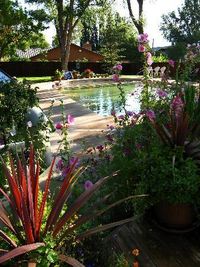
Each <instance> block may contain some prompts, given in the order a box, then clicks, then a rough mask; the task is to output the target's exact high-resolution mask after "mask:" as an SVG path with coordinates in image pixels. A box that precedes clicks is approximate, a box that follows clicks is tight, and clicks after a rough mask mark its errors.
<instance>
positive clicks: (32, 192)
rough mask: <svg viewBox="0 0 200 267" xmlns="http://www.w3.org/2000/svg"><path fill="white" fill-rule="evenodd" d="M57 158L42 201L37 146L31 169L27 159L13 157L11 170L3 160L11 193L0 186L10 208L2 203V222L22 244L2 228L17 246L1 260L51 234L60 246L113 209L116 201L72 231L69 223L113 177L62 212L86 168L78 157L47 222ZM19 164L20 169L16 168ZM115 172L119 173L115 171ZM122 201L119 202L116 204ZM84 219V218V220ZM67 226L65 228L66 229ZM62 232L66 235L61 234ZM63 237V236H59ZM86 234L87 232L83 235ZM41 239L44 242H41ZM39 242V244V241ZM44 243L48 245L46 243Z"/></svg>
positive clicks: (2, 234) (76, 224)
mask: <svg viewBox="0 0 200 267" xmlns="http://www.w3.org/2000/svg"><path fill="white" fill-rule="evenodd" d="M55 159H56V158H55V157H54V159H53V161H52V164H51V166H50V168H49V173H48V177H47V179H46V183H45V188H44V192H41V194H42V198H40V199H41V201H39V192H40V189H39V174H40V167H39V163H38V162H37V161H36V157H35V153H34V149H33V146H31V147H30V158H29V169H28V170H27V166H26V164H25V161H24V160H23V161H20V159H19V158H17V162H16V164H14V160H13V159H12V157H11V156H10V169H11V170H9V169H8V167H7V166H6V164H5V163H4V162H3V160H2V162H3V163H2V164H3V169H4V173H5V176H6V178H7V180H8V184H9V190H8V191H9V192H10V193H9V194H7V193H6V192H5V191H4V190H3V189H2V188H0V193H2V194H3V196H4V197H5V198H6V200H7V203H8V205H9V206H10V210H9V209H6V207H4V205H3V203H2V202H0V222H2V224H3V225H4V226H5V227H6V228H7V229H9V230H10V231H11V232H12V234H13V235H15V237H16V239H18V240H19V243H20V244H21V245H22V247H20V248H19V249H18V248H16V243H15V241H14V240H12V239H11V238H10V237H9V236H8V235H7V234H6V233H5V232H4V231H0V238H2V239H4V241H5V242H7V244H9V245H10V247H11V248H12V249H13V248H14V249H13V250H11V251H10V252H7V253H6V254H5V255H3V256H0V262H4V261H6V260H9V259H10V258H13V257H16V256H18V255H21V254H23V253H26V252H28V251H31V250H35V249H37V247H39V246H41V242H44V238H45V236H46V235H47V234H50V235H52V237H54V238H56V239H55V241H56V240H57V242H58V243H57V244H56V247H57V248H58V247H59V242H60V241H61V240H62V239H63V238H65V237H66V236H67V234H71V233H72V232H73V231H74V230H75V229H76V228H77V227H80V226H81V225H82V224H83V223H86V222H87V221H88V220H91V219H93V218H94V217H96V216H98V215H100V214H102V213H103V212H105V211H106V210H108V209H109V208H112V207H113V206H114V205H115V204H112V205H110V206H108V207H107V208H106V209H104V210H103V211H100V210H97V211H93V212H92V214H90V215H89V216H88V214H86V215H79V216H78V218H77V219H76V220H75V221H74V225H73V228H72V229H71V230H69V231H67V229H70V228H66V227H65V226H66V225H67V223H68V222H69V221H70V220H71V219H72V218H73V219H74V215H75V214H77V212H79V210H80V209H81V208H82V207H83V205H85V204H86V203H87V202H88V200H89V199H90V198H91V197H92V196H93V194H94V193H95V192H96V191H97V190H98V189H99V188H100V187H101V186H102V185H103V184H104V183H105V182H106V181H107V180H108V179H109V176H107V177H103V178H101V179H99V180H98V181H97V182H96V183H95V184H94V185H93V187H92V188H91V189H90V190H86V191H84V192H83V193H82V194H81V195H80V196H79V197H78V198H77V200H76V201H75V202H74V203H72V204H71V206H69V207H68V208H67V209H66V210H65V211H64V213H63V212H62V210H63V207H64V204H65V203H66V201H67V200H68V198H69V196H70V194H71V191H72V188H73V185H74V184H75V182H76V181H77V178H78V176H79V175H80V173H81V172H82V171H83V170H84V168H82V167H80V168H79V169H78V170H76V165H77V161H78V159H77V160H75V161H74V162H73V164H72V165H71V166H69V169H68V173H67V174H66V176H65V178H64V181H63V184H62V186H61V188H60V190H59V191H58V193H57V195H56V196H55V199H54V201H53V204H52V207H51V211H50V212H49V214H48V216H47V219H46V221H45V220H44V218H45V216H44V215H45V206H46V204H47V198H48V194H49V191H50V182H51V177H52V173H53V168H54V164H55ZM15 165H16V168H15ZM113 175H116V173H114V174H113ZM116 204H118V203H116ZM61 212H62V215H61ZM80 218H81V219H80ZM131 220H132V219H131ZM124 222H126V221H121V222H118V223H111V224H108V225H106V226H105V227H102V226H101V227H100V228H99V230H100V231H102V230H104V229H108V228H111V227H114V226H116V225H120V224H122V223H124ZM42 224H44V230H42ZM63 227H65V229H64V231H63ZM97 231H98V228H97V229H93V230H92V231H91V232H87V234H86V236H88V235H89V234H90V233H91V234H92V233H96V232H97ZM61 233H62V234H61ZM58 236H59V238H57V237H58ZM83 236H84V235H83ZM39 242H40V243H39ZM38 243H39V244H38ZM42 245H44V244H43V243H42Z"/></svg>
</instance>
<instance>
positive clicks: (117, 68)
mask: <svg viewBox="0 0 200 267" xmlns="http://www.w3.org/2000/svg"><path fill="white" fill-rule="evenodd" d="M113 69H114V70H118V71H121V70H122V69H123V67H122V65H121V64H117V65H115V66H114V67H113Z"/></svg>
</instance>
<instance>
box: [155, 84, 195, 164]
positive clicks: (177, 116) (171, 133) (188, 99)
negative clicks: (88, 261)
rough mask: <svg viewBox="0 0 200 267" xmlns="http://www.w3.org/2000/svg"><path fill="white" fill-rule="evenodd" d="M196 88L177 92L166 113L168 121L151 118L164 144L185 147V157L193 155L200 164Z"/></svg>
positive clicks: (172, 146)
mask: <svg viewBox="0 0 200 267" xmlns="http://www.w3.org/2000/svg"><path fill="white" fill-rule="evenodd" d="M196 92H197V90H196V88H195V87H194V86H189V87H187V88H185V90H184V92H181V93H179V94H177V95H176V96H175V97H174V98H173V100H172V102H171V105H170V107H169V112H168V114H166V118H167V119H168V121H167V123H165V124H164V123H160V122H159V120H157V118H156V117H155V118H153V119H152V118H150V122H151V123H152V125H153V127H154V128H155V130H156V132H157V134H158V136H159V137H160V139H161V141H162V142H163V144H164V145H166V146H169V147H171V148H172V149H174V148H176V147H182V148H183V154H184V156H185V157H191V158H193V159H194V160H195V162H196V163H197V164H199V165H200V124H199V121H200V96H199V95H198V96H197V95H196Z"/></svg>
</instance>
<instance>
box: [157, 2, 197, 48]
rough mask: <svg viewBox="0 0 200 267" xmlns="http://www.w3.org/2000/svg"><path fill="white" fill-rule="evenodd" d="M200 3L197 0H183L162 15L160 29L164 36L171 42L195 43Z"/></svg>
mask: <svg viewBox="0 0 200 267" xmlns="http://www.w3.org/2000/svg"><path fill="white" fill-rule="evenodd" d="M199 14H200V5H199V1H198V0H185V2H184V4H183V5H182V6H181V7H180V8H179V9H178V13H177V14H176V13H175V11H172V12H170V13H169V14H168V15H163V16H162V19H163V22H162V24H161V28H160V29H161V31H162V32H163V35H164V37H165V38H166V39H167V40H168V41H170V42H172V43H174V44H175V43H179V42H183V43H185V44H192V43H196V42H198V41H199V39H200V30H199V28H200V24H199V23H200V17H199Z"/></svg>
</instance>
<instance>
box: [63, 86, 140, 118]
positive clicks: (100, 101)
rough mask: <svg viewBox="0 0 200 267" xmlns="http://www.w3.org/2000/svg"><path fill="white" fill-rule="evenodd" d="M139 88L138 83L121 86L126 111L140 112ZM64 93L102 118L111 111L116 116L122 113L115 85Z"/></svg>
mask: <svg viewBox="0 0 200 267" xmlns="http://www.w3.org/2000/svg"><path fill="white" fill-rule="evenodd" d="M139 87H140V85H139V84H138V83H134V84H129V85H123V90H124V92H125V95H126V110H127V111H132V112H135V113H138V112H139V111H140V103H139V96H138V89H139ZM136 89H137V93H136ZM65 92H66V94H67V95H68V96H69V97H70V98H72V99H74V100H75V101H77V102H79V103H81V104H82V105H83V106H85V107H87V108H89V109H90V110H92V111H93V112H95V113H97V114H100V115H102V116H110V115H111V112H112V111H113V110H115V111H116V113H117V114H118V115H119V114H123V113H124V112H123V110H122V107H121V105H120V91H119V89H118V88H117V86H115V85H111V86H101V87H88V88H81V89H80V88H77V89H66V90H65Z"/></svg>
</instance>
